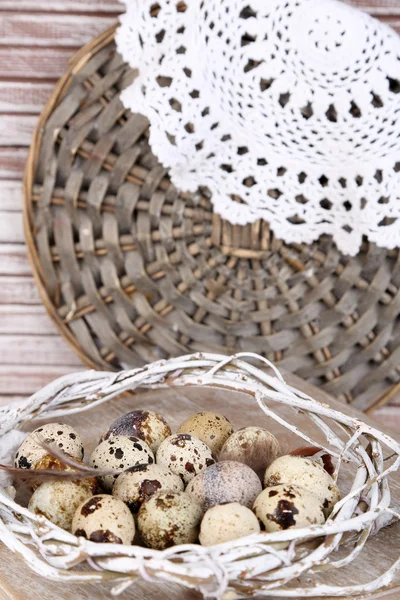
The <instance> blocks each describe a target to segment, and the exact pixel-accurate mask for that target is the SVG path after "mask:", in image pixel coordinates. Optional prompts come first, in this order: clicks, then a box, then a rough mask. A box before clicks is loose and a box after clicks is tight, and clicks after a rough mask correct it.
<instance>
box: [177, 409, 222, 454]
mask: <svg viewBox="0 0 400 600" xmlns="http://www.w3.org/2000/svg"><path fill="white" fill-rule="evenodd" d="M178 433H190V434H191V435H194V436H196V437H198V438H199V440H202V441H203V442H204V443H205V444H207V446H208V447H209V448H210V449H211V452H212V453H213V454H217V453H218V452H219V451H220V450H221V448H222V446H223V445H224V443H225V442H226V440H227V439H228V437H229V436H230V435H232V433H233V427H232V425H231V424H230V422H229V421H228V419H227V418H226V417H224V416H223V415H220V414H218V413H214V412H199V413H196V414H195V415H193V416H191V417H189V418H188V419H186V421H184V422H183V423H182V425H181V426H180V427H179V429H178Z"/></svg>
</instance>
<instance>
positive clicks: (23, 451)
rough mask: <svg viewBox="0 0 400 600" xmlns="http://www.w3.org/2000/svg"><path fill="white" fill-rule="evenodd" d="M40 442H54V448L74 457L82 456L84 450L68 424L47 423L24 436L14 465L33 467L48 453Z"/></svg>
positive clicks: (77, 436)
mask: <svg viewBox="0 0 400 600" xmlns="http://www.w3.org/2000/svg"><path fill="white" fill-rule="evenodd" d="M41 442H45V443H46V444H47V445H48V446H51V445H53V444H54V446H55V447H56V448H59V449H61V450H62V451H63V452H65V453H66V454H69V455H70V456H73V457H74V458H78V459H82V458H83V454H84V450H83V445H82V440H81V436H80V435H79V433H78V432H77V431H75V429H73V428H72V427H70V425H65V424H62V423H48V424H47V425H42V426H41V427H38V428H37V429H35V431H32V433H30V434H29V435H28V437H26V438H25V440H24V441H23V442H22V444H21V445H20V447H19V448H18V451H17V453H16V455H15V460H14V464H15V466H16V467H19V468H20V469H32V468H35V464H36V463H37V462H38V461H39V460H40V459H41V458H43V456H44V455H45V454H48V451H47V450H46V449H45V448H43V447H42V445H41Z"/></svg>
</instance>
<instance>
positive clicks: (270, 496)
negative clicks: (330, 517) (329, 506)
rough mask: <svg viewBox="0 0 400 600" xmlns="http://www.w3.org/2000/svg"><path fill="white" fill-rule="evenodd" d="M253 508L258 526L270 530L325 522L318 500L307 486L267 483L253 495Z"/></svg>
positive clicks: (295, 527) (269, 531) (296, 527)
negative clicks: (269, 484)
mask: <svg viewBox="0 0 400 600" xmlns="http://www.w3.org/2000/svg"><path fill="white" fill-rule="evenodd" d="M253 511H254V512H255V514H256V516H257V518H258V520H259V521H260V524H261V529H263V530H264V531H267V532H268V533H272V532H273V531H281V530H282V529H298V528H299V527H309V526H310V525H320V524H322V523H324V522H325V517H324V513H323V510H322V503H321V502H320V500H319V499H318V497H317V496H315V495H314V494H312V493H311V492H310V491H309V490H307V489H305V488H302V487H300V486H298V485H287V484H285V483H282V484H279V485H275V486H273V487H267V488H265V490H264V491H262V492H261V494H260V495H259V496H258V497H257V498H256V501H255V502H254V506H253Z"/></svg>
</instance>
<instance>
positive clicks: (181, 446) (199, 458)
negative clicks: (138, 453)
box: [157, 433, 215, 483]
mask: <svg viewBox="0 0 400 600" xmlns="http://www.w3.org/2000/svg"><path fill="white" fill-rule="evenodd" d="M214 462H215V461H214V459H213V457H212V454H211V450H210V448H209V447H208V446H207V444H205V443H204V442H202V441H201V440H199V439H198V438H197V437H195V436H194V435H190V434H188V433H175V434H173V435H170V436H169V437H168V438H167V439H166V440H164V441H163V442H162V444H161V445H160V447H159V448H158V450H157V463H158V464H160V465H164V466H165V467H167V469H169V470H170V471H172V473H175V474H176V475H179V476H180V477H181V478H182V480H183V481H184V483H188V482H189V481H190V480H191V479H193V477H195V476H196V475H197V474H198V473H200V472H201V471H202V470H203V469H206V468H207V467H209V466H210V465H213V464H214Z"/></svg>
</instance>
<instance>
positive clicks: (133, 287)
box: [25, 28, 400, 410]
mask: <svg viewBox="0 0 400 600" xmlns="http://www.w3.org/2000/svg"><path fill="white" fill-rule="evenodd" d="M114 32H115V28H113V29H111V30H109V31H107V32H105V33H104V34H103V35H101V36H100V37H99V38H98V39H96V40H94V41H93V42H92V43H90V44H89V45H88V46H86V47H85V48H83V49H82V50H81V51H80V52H79V53H78V54H77V55H76V56H75V57H74V59H73V60H72V61H71V63H70V66H69V69H68V71H67V73H66V74H65V75H64V77H63V78H62V80H61V81H60V83H59V84H58V86H57V88H56V90H55V92H54V94H53V96H52V98H51V100H50V102H49V103H48V105H47V107H46V109H45V110H44V112H43V114H42V116H41V118H40V122H39V125H38V127H37V129H36V133H35V136H34V140H33V144H32V148H31V152H30V156H29V161H28V165H27V169H26V177H25V230H26V238H27V243H28V249H29V254H30V258H31V261H32V265H33V269H34V273H35V276H36V280H37V282H38V285H39V288H40V291H41V294H42V298H43V301H44V303H45V305H46V307H47V309H48V311H49V313H50V314H51V316H52V318H53V319H54V321H55V323H56V324H57V326H58V328H59V329H60V331H61V332H62V334H63V335H64V337H65V339H66V340H67V341H68V342H69V344H70V345H71V347H72V348H73V349H74V350H75V351H76V352H77V353H78V354H79V355H80V356H81V358H82V359H83V360H84V361H85V362H86V363H87V364H89V365H90V366H93V367H96V368H101V369H103V370H104V369H112V370H118V369H121V368H124V367H127V366H129V367H132V366H137V365H140V364H143V363H144V362H151V361H153V360H156V359H158V358H163V357H165V358H166V357H169V356H176V355H179V354H182V353H185V352H193V351H198V350H204V351H211V352H219V353H221V352H222V353H226V354H231V353H233V352H236V351H252V352H258V353H260V354H263V355H264V356H266V357H268V358H269V359H270V360H273V361H274V362H276V363H280V365H281V366H282V367H283V368H285V369H287V370H289V371H292V372H295V373H297V374H298V375H300V376H301V377H303V378H304V379H307V380H309V381H310V382H312V383H314V384H316V385H320V386H322V387H323V389H324V390H326V391H328V392H330V393H332V394H334V395H336V396H337V397H339V398H341V399H344V400H345V401H347V402H353V403H354V405H355V406H357V407H358V408H360V409H362V410H372V409H373V408H375V407H377V406H379V405H382V404H384V403H385V402H387V401H388V400H389V398H391V397H392V396H393V395H394V394H395V393H396V392H397V390H398V389H399V388H400V384H399V382H400V316H399V315H400V252H399V250H394V251H386V250H383V249H379V248H377V247H376V246H375V245H374V244H369V243H368V242H365V243H364V245H363V247H362V250H361V252H360V254H359V255H358V256H357V257H356V258H348V257H345V256H343V255H341V254H340V253H339V252H338V251H337V249H336V247H335V246H334V244H333V243H332V241H331V239H330V238H329V237H324V238H321V239H320V240H319V241H318V243H315V244H313V245H311V246H306V245H287V244H284V243H282V242H280V241H279V240H277V239H275V237H274V236H273V234H272V233H271V231H270V230H269V227H268V224H267V223H263V222H257V223H255V224H253V225H251V226H250V225H249V226H246V227H239V226H231V225H229V224H228V223H227V222H224V221H221V219H220V218H219V217H218V216H217V215H216V214H214V213H213V211H212V207H211V204H210V201H209V199H208V198H207V197H206V195H205V194H204V193H203V192H202V191H201V190H200V191H199V193H198V194H197V195H192V196H191V195H186V194H178V192H177V191H176V189H175V188H174V187H173V186H172V184H171V183H170V181H169V179H168V173H167V172H166V171H165V169H163V167H162V166H160V164H159V163H158V162H157V159H156V158H155V156H154V155H153V154H152V152H151V149H150V147H149V144H148V122H147V121H146V119H145V118H143V117H142V116H140V115H137V114H131V113H130V112H129V111H127V110H125V109H124V107H123V105H122V103H121V101H120V98H119V95H120V92H121V90H122V89H123V88H124V87H126V86H127V85H128V84H129V83H130V82H131V81H132V80H133V78H134V76H135V73H134V72H133V71H132V69H130V68H129V67H127V66H126V65H125V64H123V63H122V59H121V58H120V57H119V56H118V54H117V52H116V48H115V44H114Z"/></svg>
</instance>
